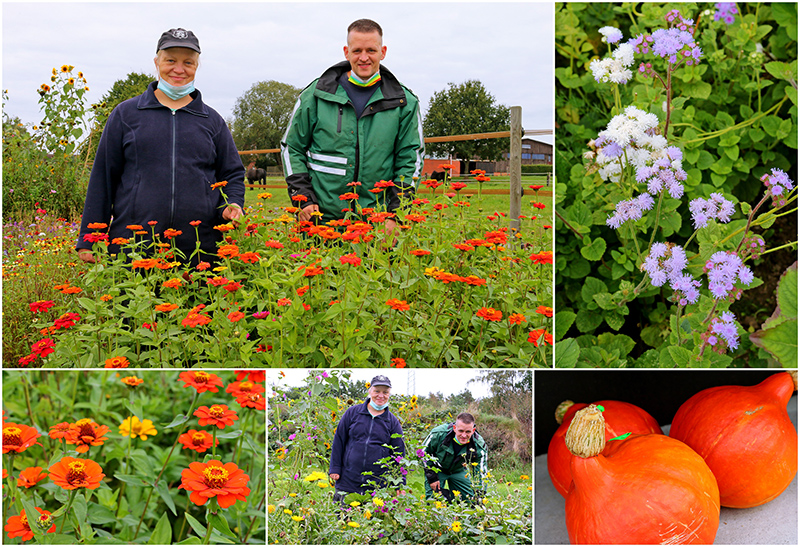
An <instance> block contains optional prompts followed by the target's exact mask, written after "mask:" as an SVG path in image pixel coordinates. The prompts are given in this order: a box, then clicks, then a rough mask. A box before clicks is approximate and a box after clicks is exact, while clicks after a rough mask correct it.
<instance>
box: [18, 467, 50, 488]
mask: <svg viewBox="0 0 800 547" xmlns="http://www.w3.org/2000/svg"><path fill="white" fill-rule="evenodd" d="M46 478H47V473H45V472H43V471H42V468H41V467H27V468H25V469H24V470H22V472H20V474H19V478H18V479H17V486H19V487H20V488H32V487H34V486H36V485H37V484H38V483H39V482H41V481H43V480H44V479H46Z"/></svg>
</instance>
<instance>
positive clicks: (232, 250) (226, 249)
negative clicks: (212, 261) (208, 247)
mask: <svg viewBox="0 0 800 547" xmlns="http://www.w3.org/2000/svg"><path fill="white" fill-rule="evenodd" d="M217 255H218V256H221V257H222V258H233V257H234V256H238V255H239V247H238V246H236V245H223V246H221V247H220V248H219V249H217Z"/></svg>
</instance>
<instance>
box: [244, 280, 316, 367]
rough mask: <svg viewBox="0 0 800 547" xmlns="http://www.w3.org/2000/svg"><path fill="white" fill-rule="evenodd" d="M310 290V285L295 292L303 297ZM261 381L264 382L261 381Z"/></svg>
mask: <svg viewBox="0 0 800 547" xmlns="http://www.w3.org/2000/svg"><path fill="white" fill-rule="evenodd" d="M310 288H311V287H309V286H308V285H303V286H302V287H300V288H299V289H297V291H295V292H297V296H303V295H304V294H306V293H307V292H308V289H310ZM256 381H258V380H256ZM261 381H262V382H263V381H264V380H261Z"/></svg>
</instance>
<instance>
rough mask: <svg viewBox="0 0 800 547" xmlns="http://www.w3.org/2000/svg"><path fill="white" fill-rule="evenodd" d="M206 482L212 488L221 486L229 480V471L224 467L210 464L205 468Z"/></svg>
mask: <svg viewBox="0 0 800 547" xmlns="http://www.w3.org/2000/svg"><path fill="white" fill-rule="evenodd" d="M203 476H204V477H205V479H206V484H207V485H208V486H210V487H211V488H220V487H222V486H224V485H225V483H226V482H228V472H227V471H226V470H225V469H223V468H222V467H219V466H216V465H209V466H208V467H206V468H205V469H203Z"/></svg>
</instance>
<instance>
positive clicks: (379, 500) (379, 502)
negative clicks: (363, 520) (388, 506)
mask: <svg viewBox="0 0 800 547" xmlns="http://www.w3.org/2000/svg"><path fill="white" fill-rule="evenodd" d="M372 503H374V504H375V505H377V506H378V507H383V500H382V499H381V498H375V499H374V500H372Z"/></svg>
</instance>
